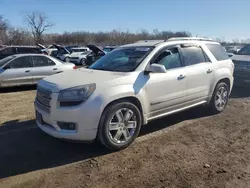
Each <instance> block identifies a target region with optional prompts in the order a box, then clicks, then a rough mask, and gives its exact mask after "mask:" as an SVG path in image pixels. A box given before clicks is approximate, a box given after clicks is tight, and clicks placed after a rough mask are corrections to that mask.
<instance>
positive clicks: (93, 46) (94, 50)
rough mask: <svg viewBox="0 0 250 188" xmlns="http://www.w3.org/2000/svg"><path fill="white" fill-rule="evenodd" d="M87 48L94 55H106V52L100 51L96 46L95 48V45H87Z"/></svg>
mask: <svg viewBox="0 0 250 188" xmlns="http://www.w3.org/2000/svg"><path fill="white" fill-rule="evenodd" d="M87 47H88V48H89V49H90V50H92V51H93V52H94V53H95V54H98V53H100V54H103V55H105V54H106V52H104V51H103V50H102V49H100V48H99V47H98V46H96V45H93V44H90V45H87Z"/></svg>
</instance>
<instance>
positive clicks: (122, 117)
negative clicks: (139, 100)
mask: <svg viewBox="0 0 250 188" xmlns="http://www.w3.org/2000/svg"><path fill="white" fill-rule="evenodd" d="M136 127H137V117H136V115H135V113H134V112H133V111H132V110H131V109H129V108H122V109H119V110H117V111H116V112H115V113H114V115H113V116H112V118H111V120H110V122H109V127H108V131H109V136H110V138H111V140H112V141H113V142H115V143H116V144H121V143H126V142H128V141H129V140H130V139H131V138H132V136H133V135H134V133H135V130H136Z"/></svg>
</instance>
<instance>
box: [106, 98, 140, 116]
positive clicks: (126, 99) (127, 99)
mask: <svg viewBox="0 0 250 188" xmlns="http://www.w3.org/2000/svg"><path fill="white" fill-rule="evenodd" d="M118 102H131V103H132V104H134V105H135V106H136V107H137V108H138V109H139V110H140V112H141V116H142V119H143V110H142V105H141V102H140V101H139V100H138V99H137V98H136V97H123V98H120V99H116V100H114V101H111V102H110V103H108V104H107V105H106V106H105V108H104V110H103V112H104V111H105V110H106V109H107V107H109V106H111V105H113V104H114V103H118Z"/></svg>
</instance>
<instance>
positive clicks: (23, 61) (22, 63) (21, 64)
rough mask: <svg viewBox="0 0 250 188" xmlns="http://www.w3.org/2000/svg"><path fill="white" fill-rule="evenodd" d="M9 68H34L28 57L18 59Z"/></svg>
mask: <svg viewBox="0 0 250 188" xmlns="http://www.w3.org/2000/svg"><path fill="white" fill-rule="evenodd" d="M9 67H10V68H12V69H15V68H27V67H32V62H31V59H30V57H28V56H24V57H18V58H16V59H14V60H13V61H11V62H10V64H9Z"/></svg>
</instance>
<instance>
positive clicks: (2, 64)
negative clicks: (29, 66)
mask: <svg viewBox="0 0 250 188" xmlns="http://www.w3.org/2000/svg"><path fill="white" fill-rule="evenodd" d="M15 57H16V56H14V55H12V56H8V57H6V58H3V59H1V60H0V67H2V66H4V65H5V64H6V63H8V62H9V61H10V60H12V59H14V58H15Z"/></svg>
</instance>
